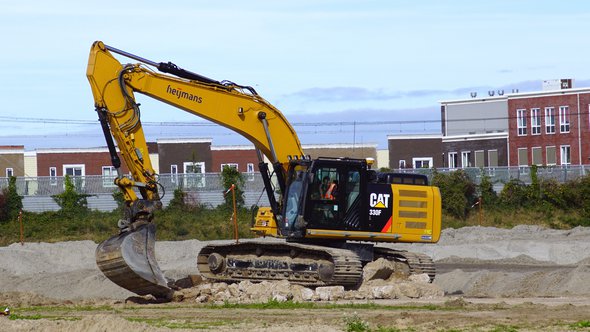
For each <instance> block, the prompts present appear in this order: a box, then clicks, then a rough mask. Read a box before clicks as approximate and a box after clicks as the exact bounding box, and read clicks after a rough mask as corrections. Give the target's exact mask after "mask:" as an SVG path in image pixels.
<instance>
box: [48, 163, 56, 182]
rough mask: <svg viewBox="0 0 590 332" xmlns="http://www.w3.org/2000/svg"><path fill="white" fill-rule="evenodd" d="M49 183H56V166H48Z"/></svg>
mask: <svg viewBox="0 0 590 332" xmlns="http://www.w3.org/2000/svg"><path fill="white" fill-rule="evenodd" d="M49 184H51V185H52V186H55V185H57V167H53V166H52V167H49Z"/></svg>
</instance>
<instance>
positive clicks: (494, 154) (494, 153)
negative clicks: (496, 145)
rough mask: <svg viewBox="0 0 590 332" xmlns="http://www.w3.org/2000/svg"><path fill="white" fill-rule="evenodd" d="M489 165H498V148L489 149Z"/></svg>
mask: <svg viewBox="0 0 590 332" xmlns="http://www.w3.org/2000/svg"><path fill="white" fill-rule="evenodd" d="M488 167H498V150H489V151H488Z"/></svg>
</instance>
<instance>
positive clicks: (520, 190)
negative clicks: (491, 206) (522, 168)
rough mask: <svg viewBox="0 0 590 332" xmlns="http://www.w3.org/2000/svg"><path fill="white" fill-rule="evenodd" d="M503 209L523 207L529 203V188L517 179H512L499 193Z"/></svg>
mask: <svg viewBox="0 0 590 332" xmlns="http://www.w3.org/2000/svg"><path fill="white" fill-rule="evenodd" d="M500 202H501V203H502V205H503V207H510V208H516V207H525V206H528V205H529V203H530V195H529V188H528V187H527V185H526V184H525V183H524V182H522V181H521V180H519V179H512V180H510V181H508V183H506V184H505V185H504V188H503V189H502V192H501V193H500Z"/></svg>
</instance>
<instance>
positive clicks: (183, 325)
mask: <svg viewBox="0 0 590 332" xmlns="http://www.w3.org/2000/svg"><path fill="white" fill-rule="evenodd" d="M125 319H126V320H128V321H130V322H140V323H146V324H148V325H151V326H154V327H165V328H169V329H194V330H208V329H212V328H215V327H219V326H224V325H230V324H231V323H230V322H225V321H214V322H193V321H188V320H177V319H174V320H169V319H164V318H125Z"/></svg>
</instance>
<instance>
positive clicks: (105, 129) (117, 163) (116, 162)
mask: <svg viewBox="0 0 590 332" xmlns="http://www.w3.org/2000/svg"><path fill="white" fill-rule="evenodd" d="M96 113H98V120H99V121H100V126H101V128H102V133H103V134H104V138H105V140H106V142H107V147H108V148H109V154H110V155H111V163H112V164H113V167H115V168H116V169H117V171H118V170H119V168H121V159H119V155H118V154H117V149H116V148H115V142H114V141H113V136H112V135H111V130H110V129H109V124H108V122H107V116H106V110H105V109H104V108H97V109H96Z"/></svg>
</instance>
